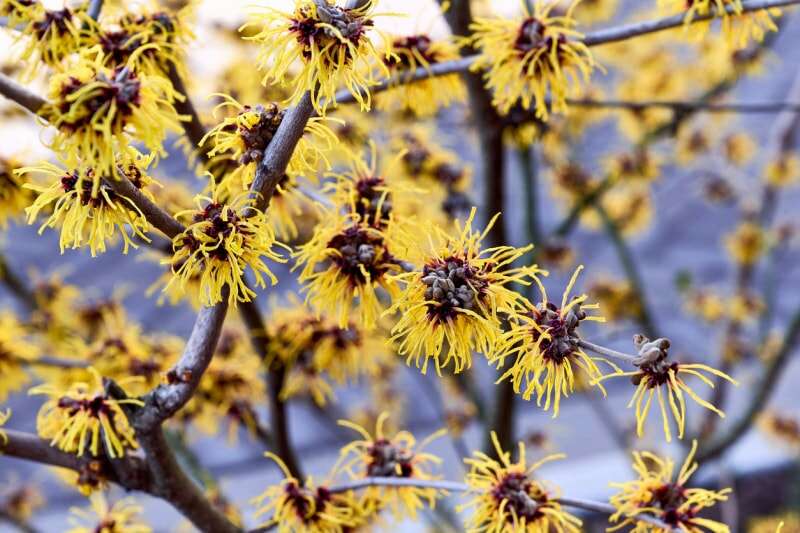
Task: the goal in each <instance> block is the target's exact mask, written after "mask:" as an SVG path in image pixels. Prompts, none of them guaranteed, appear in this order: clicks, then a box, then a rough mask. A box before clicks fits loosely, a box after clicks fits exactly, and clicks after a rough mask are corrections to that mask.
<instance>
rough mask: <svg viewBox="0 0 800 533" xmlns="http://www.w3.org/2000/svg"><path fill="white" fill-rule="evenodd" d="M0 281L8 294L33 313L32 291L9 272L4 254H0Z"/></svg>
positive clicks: (34, 299) (34, 301) (12, 272)
mask: <svg viewBox="0 0 800 533" xmlns="http://www.w3.org/2000/svg"><path fill="white" fill-rule="evenodd" d="M0 279H1V280H2V282H3V283H4V284H5V286H6V288H7V289H8V290H9V292H10V293H11V294H12V295H13V296H14V297H15V298H16V299H17V300H18V301H19V302H20V303H21V304H23V305H24V306H25V307H26V308H27V309H28V311H33V309H34V307H35V306H36V298H35V296H34V294H33V291H31V289H30V287H28V286H27V284H26V283H25V282H24V281H22V279H21V278H20V277H19V276H18V275H17V274H16V273H15V272H14V271H13V270H11V267H10V266H9V264H8V261H7V260H6V257H5V254H0Z"/></svg>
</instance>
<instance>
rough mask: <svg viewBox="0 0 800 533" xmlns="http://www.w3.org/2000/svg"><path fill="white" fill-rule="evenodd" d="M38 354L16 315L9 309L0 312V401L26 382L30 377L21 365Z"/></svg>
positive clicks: (30, 360) (32, 359) (4, 399)
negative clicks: (0, 377)
mask: <svg viewBox="0 0 800 533" xmlns="http://www.w3.org/2000/svg"><path fill="white" fill-rule="evenodd" d="M38 354H39V349H38V348H37V347H36V346H35V345H34V344H32V343H31V342H29V341H28V333H27V332H26V331H25V327H24V326H23V325H22V324H20V322H19V320H17V318H16V316H14V314H13V313H11V312H10V311H3V312H2V313H0V376H2V379H0V402H4V401H6V399H7V398H8V395H9V393H11V392H16V391H18V390H20V389H22V388H23V387H24V386H25V385H27V384H28V382H29V381H30V377H29V376H28V373H27V372H25V369H24V367H23V365H24V364H26V363H30V362H32V361H34V360H35V359H36V356H37V355H38Z"/></svg>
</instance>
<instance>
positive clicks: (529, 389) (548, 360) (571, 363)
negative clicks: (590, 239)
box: [489, 266, 616, 418]
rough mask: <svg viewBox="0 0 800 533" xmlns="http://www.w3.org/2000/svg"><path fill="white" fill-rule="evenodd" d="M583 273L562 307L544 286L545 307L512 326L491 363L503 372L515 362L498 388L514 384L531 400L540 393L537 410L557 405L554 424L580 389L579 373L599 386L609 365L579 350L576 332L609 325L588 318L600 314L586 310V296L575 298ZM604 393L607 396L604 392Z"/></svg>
mask: <svg viewBox="0 0 800 533" xmlns="http://www.w3.org/2000/svg"><path fill="white" fill-rule="evenodd" d="M581 270H583V266H579V267H578V268H577V269H576V270H575V273H574V274H573V275H572V278H571V279H570V281H569V284H568V285H567V288H566V289H565V290H564V295H563V297H562V298H561V306H560V307H557V306H556V304H554V303H553V302H550V301H549V300H548V298H547V291H545V289H544V287H543V286H542V285H541V284H540V283H538V285H539V288H540V290H541V292H542V301H541V302H540V303H539V304H537V305H536V307H533V308H531V309H530V310H529V311H528V312H526V313H519V314H517V315H516V316H515V317H514V318H513V319H512V320H511V322H510V326H509V329H508V331H507V332H505V333H503V334H502V337H501V338H500V340H499V341H498V343H497V348H496V351H495V352H494V353H493V354H492V356H491V357H490V359H489V361H490V362H491V363H493V364H497V366H498V368H502V367H503V364H504V362H505V359H506V357H514V358H515V360H514V362H513V364H512V365H511V368H509V369H508V370H507V371H506V372H505V373H504V374H503V375H502V376H500V378H499V379H498V382H500V381H505V380H506V379H509V378H510V379H511V381H512V384H513V386H514V392H516V393H518V394H519V393H520V392H522V397H523V398H525V399H526V400H530V399H531V397H532V395H533V394H534V393H536V403H537V405H541V404H542V398H544V400H545V403H544V409H545V410H548V409H550V405H551V404H552V406H553V417H554V418H555V417H556V416H558V410H559V406H560V404H561V396H562V395H563V396H569V394H570V393H571V392H572V391H573V389H574V387H575V381H576V378H575V374H576V372H581V373H585V374H586V375H587V376H586V377H588V378H589V379H590V380H596V379H598V378H600V377H601V376H602V375H603V374H602V372H601V371H600V369H599V368H598V366H597V363H596V362H595V361H603V362H606V363H608V361H606V360H605V359H602V358H597V357H590V356H588V355H586V353H585V352H584V351H583V350H582V349H581V348H580V347H579V346H578V343H579V342H580V337H579V336H578V332H577V331H576V330H577V328H578V327H579V326H580V323H581V322H582V321H584V320H589V321H596V322H603V321H604V320H605V319H604V318H603V317H600V316H588V315H587V314H586V309H597V308H598V307H599V306H598V305H597V304H585V303H584V302H586V299H587V298H588V297H587V296H586V295H585V294H582V295H580V296H576V297H572V298H570V292H571V291H572V287H573V286H574V285H575V282H576V281H577V279H578V275H579V274H580V272H581ZM537 282H538V280H537ZM609 364H610V363H609ZM611 366H612V367H613V365H611ZM614 368H616V367H614ZM523 381H524V383H525V387H524V389H523V387H522V385H523ZM601 390H602V391H603V393H604V394H605V390H604V389H603V388H602V387H601Z"/></svg>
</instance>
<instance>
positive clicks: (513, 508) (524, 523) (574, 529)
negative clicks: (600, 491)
mask: <svg viewBox="0 0 800 533" xmlns="http://www.w3.org/2000/svg"><path fill="white" fill-rule="evenodd" d="M492 442H493V443H494V448H495V449H494V453H496V454H497V457H498V458H499V459H493V458H492V457H490V456H489V455H487V454H485V453H483V452H475V454H474V456H473V457H470V458H468V459H465V460H464V462H465V463H467V465H468V466H469V472H468V473H467V478H466V482H467V485H468V486H469V492H468V494H469V495H470V496H472V499H471V500H470V501H469V502H467V503H466V504H463V505H459V506H458V507H457V511H458V512H462V511H463V510H465V509H469V508H472V509H473V511H472V515H471V517H470V518H469V519H468V521H467V523H466V524H465V530H466V531H467V533H481V532H491V533H550V532H555V533H579V532H580V531H581V524H582V523H581V520H580V519H579V518H578V517H576V516H574V515H572V514H570V513H568V512H567V511H565V510H564V509H563V508H562V507H561V504H559V503H558V501H556V498H557V496H558V495H557V493H556V492H555V491H554V490H553V489H551V488H549V487H547V486H546V485H545V484H544V483H542V482H541V481H539V480H538V479H536V478H535V477H534V473H535V472H536V470H538V469H539V468H540V467H541V466H542V465H543V464H545V463H547V462H550V461H554V460H556V459H563V458H564V457H565V456H564V454H554V455H548V456H547V457H545V458H543V459H541V460H539V461H537V462H535V463H531V464H528V462H527V458H526V454H525V444H524V443H522V442H520V443H519V454H518V456H517V460H516V461H515V462H512V461H511V452H507V451H503V448H502V447H501V446H500V442H499V441H498V440H497V435H496V434H495V433H494V432H492Z"/></svg>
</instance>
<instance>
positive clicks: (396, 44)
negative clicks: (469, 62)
mask: <svg viewBox="0 0 800 533" xmlns="http://www.w3.org/2000/svg"><path fill="white" fill-rule="evenodd" d="M389 50H390V53H389V54H387V56H386V58H385V59H384V63H385V65H386V67H387V68H388V69H389V72H390V73H391V74H392V75H393V76H400V77H401V79H402V76H403V75H404V74H407V73H411V72H413V71H414V70H416V69H418V68H424V69H426V70H430V68H431V66H432V65H435V64H437V63H441V62H443V61H452V60H455V59H458V58H460V57H461V55H460V54H459V52H458V46H457V45H456V44H454V43H452V42H449V41H435V40H433V39H431V38H430V37H429V36H427V35H425V34H417V35H409V36H406V37H395V38H394V40H393V41H392V43H391V47H390V49H389ZM394 85H395V88H393V89H390V90H388V91H385V92H384V93H382V94H379V95H377V97H376V102H377V105H378V108H379V109H384V110H388V111H411V112H412V113H414V114H415V115H417V116H423V117H424V116H431V115H434V114H436V112H437V111H438V110H439V109H441V108H442V107H449V106H450V105H451V104H452V103H454V102H463V101H464V99H465V98H466V96H467V91H466V89H465V87H464V84H463V82H462V81H461V77H460V76H459V75H458V74H448V75H446V76H433V77H429V78H426V79H424V80H419V81H412V82H409V83H402V81H401V82H400V83H395V84H394Z"/></svg>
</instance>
